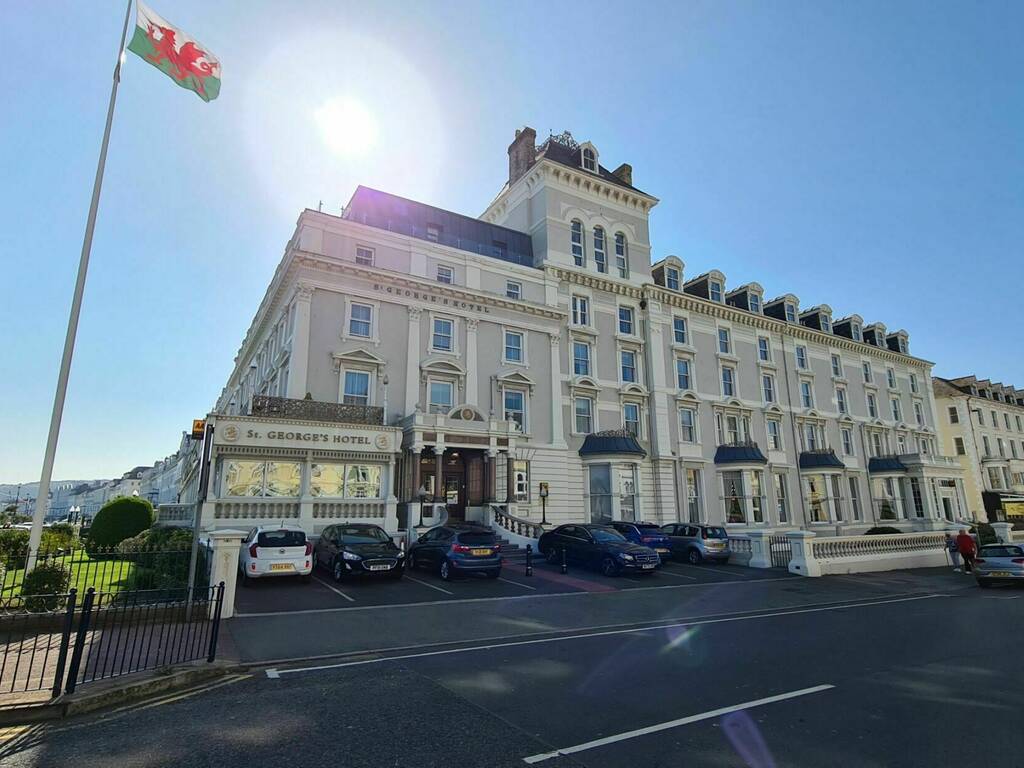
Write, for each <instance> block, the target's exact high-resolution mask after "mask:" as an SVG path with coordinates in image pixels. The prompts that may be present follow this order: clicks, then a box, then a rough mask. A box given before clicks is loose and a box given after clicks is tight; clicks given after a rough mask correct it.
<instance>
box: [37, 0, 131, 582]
mask: <svg viewBox="0 0 1024 768" xmlns="http://www.w3.org/2000/svg"><path fill="white" fill-rule="evenodd" d="M131 12H132V0H128V7H127V8H126V9H125V12H124V26H123V27H122V28H121V43H120V45H119V46H118V48H117V63H116V64H115V65H114V82H113V84H112V85H111V88H110V104H109V106H108V107H107V124H106V127H105V128H104V129H103V143H102V144H101V145H100V159H99V162H98V163H97V165H96V179H95V180H94V181H93V186H92V201H91V202H90V203H89V218H88V219H87V220H86V224H85V238H84V239H83V241H82V255H81V258H80V259H79V261H78V279H77V280H76V281H75V294H74V298H73V299H72V300H71V315H70V316H69V317H68V331H67V335H66V336H65V337H64V356H63V357H62V358H61V361H60V373H59V374H58V375H57V392H56V394H54V397H53V413H52V414H51V415H50V432H49V435H48V436H47V438H46V454H45V455H44V456H43V471H42V474H41V475H40V477H39V490H38V492H37V493H36V508H35V512H34V514H33V515H32V533H31V534H30V536H29V540H28V547H29V560H28V562H27V563H26V567H25V570H26V571H29V570H31V569H32V568H34V567H35V558H36V552H37V550H38V549H39V542H40V540H41V539H42V537H43V519H44V518H45V517H46V502H47V500H48V499H49V497H50V476H51V475H52V474H53V459H54V455H55V454H56V453H57V438H58V436H59V435H60V421H61V417H62V416H63V415H64V398H65V396H66V395H67V391H68V375H69V374H70V372H71V357H72V355H73V354H74V352H75V337H76V336H77V334H78V316H79V314H80V312H81V310H82V294H83V293H84V292H85V275H86V272H87V271H88V269H89V253H90V251H91V250H92V235H93V230H94V229H95V228H96V211H97V209H98V208H99V205H100V189H101V188H102V187H103V169H104V167H105V166H106V164H107V145H108V144H109V143H110V126H111V124H112V123H113V121H114V102H115V101H116V100H117V85H118V83H120V82H121V62H122V60H123V59H124V42H125V39H126V38H127V37H128V20H129V19H130V18H131Z"/></svg>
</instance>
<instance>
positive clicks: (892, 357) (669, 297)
mask: <svg viewBox="0 0 1024 768" xmlns="http://www.w3.org/2000/svg"><path fill="white" fill-rule="evenodd" d="M643 292H644V293H645V294H646V295H647V296H648V297H649V298H652V299H654V300H655V301H658V302H660V303H661V304H663V305H665V306H670V307H676V308H677V309H685V310H688V311H691V312H698V313H700V314H703V315H707V316H709V317H717V318H720V319H723V320H728V321H730V322H732V323H736V324H738V325H746V326H750V327H752V328H760V329H762V330H765V331H769V332H774V333H780V334H785V335H787V336H790V337H791V338H795V339H803V340H805V341H815V342H817V343H819V344H822V345H824V346H831V347H835V348H836V349H846V350H850V351H852V352H858V353H860V354H862V355H872V356H874V357H876V358H879V359H881V360H887V361H889V362H893V363H903V364H904V365H915V366H920V367H931V366H933V365H934V363H933V362H931V361H930V360H924V359H922V358H919V357H914V356H912V355H904V354H902V353H900V352H894V351H893V350H891V349H882V348H881V347H875V346H872V345H871V344H864V343H863V342H858V341H854V340H853V339H848V338H846V337H845V336H836V335H835V334H831V333H825V332H823V331H818V330H815V329H814V328H808V327H807V326H805V325H794V324H792V323H787V322H786V321H784V320H777V319H775V318H774V317H769V316H767V315H755V314H754V313H752V312H746V311H744V310H742V309H739V308H737V307H732V306H729V305H728V304H719V303H718V302H716V301H710V300H708V299H702V298H701V297H700V296H694V295H693V294H689V293H677V292H675V291H670V290H668V289H667V288H664V287H662V286H660V285H655V284H654V283H648V284H646V285H645V286H644V291H643Z"/></svg>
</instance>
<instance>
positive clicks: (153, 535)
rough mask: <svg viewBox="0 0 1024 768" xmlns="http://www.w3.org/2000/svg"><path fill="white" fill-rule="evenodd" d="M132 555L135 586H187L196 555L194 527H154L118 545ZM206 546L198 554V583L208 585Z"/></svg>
mask: <svg viewBox="0 0 1024 768" xmlns="http://www.w3.org/2000/svg"><path fill="white" fill-rule="evenodd" d="M118 550H120V551H121V552H123V553H125V554H130V553H135V557H133V558H132V560H133V562H134V563H135V568H134V569H133V570H132V578H131V584H130V588H131V589H183V588H185V587H186V586H188V563H189V559H190V558H191V555H192V529H191V528H176V527H175V528H172V527H161V526H154V527H152V528H147V529H146V530H145V531H142V532H141V533H139V534H138V535H137V536H133V537H132V538H130V539H125V540H124V541H122V542H121V544H120V545H119V546H118ZM206 571H207V566H206V548H205V547H200V548H199V551H198V553H197V555H196V586H198V587H204V586H206V582H207V577H206Z"/></svg>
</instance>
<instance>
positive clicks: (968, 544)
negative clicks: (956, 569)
mask: <svg viewBox="0 0 1024 768" xmlns="http://www.w3.org/2000/svg"><path fill="white" fill-rule="evenodd" d="M956 548H957V549H958V550H959V552H960V557H962V558H963V559H964V573H970V572H971V570H972V568H973V567H974V556H975V555H976V554H977V553H978V547H977V545H976V544H975V543H974V537H973V536H971V535H970V534H969V533H967V529H966V528H962V529H961V530H960V535H959V536H957V537H956Z"/></svg>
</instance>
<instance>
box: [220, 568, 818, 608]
mask: <svg viewBox="0 0 1024 768" xmlns="http://www.w3.org/2000/svg"><path fill="white" fill-rule="evenodd" d="M405 578H406V579H409V580H411V581H417V582H419V583H420V584H426V582H422V581H419V579H414V578H413V577H412V576H410V575H409V574H408V573H406V575H405ZM772 581H793V582H799V581H800V579H799V578H798V577H795V576H778V577H775V578H770V579H743V580H742V581H703V582H700V583H698V584H659V585H658V586H654V587H631V588H630V589H629V590H628V591H629V592H630V593H633V592H644V591H647V590H652V589H702V588H704V587H726V586H740V585H746V584H767V583H769V582H772ZM426 586H428V587H432V588H434V589H440V590H441V591H442V592H444V591H445V590H443V589H441V588H440V587H434V585H433V584H426ZM623 591H626V590H611V591H608V592H582V591H581V592H540V593H538V594H536V595H503V596H500V597H460V598H458V599H456V600H424V601H422V602H418V603H384V604H381V605H353V606H350V607H347V608H304V609H302V610H298V611H255V612H252V613H240V612H238V611H235V618H236V619H258V618H263V617H265V616H299V615H301V614H304V613H337V612H338V611H379V610H383V609H388V608H416V607H418V606H424V605H457V604H459V603H490V602H496V601H499V600H541V599H544V598H549V597H581V596H584V595H616V594H620V593H621V592H623ZM448 594H451V593H450V592H449V593H448Z"/></svg>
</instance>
